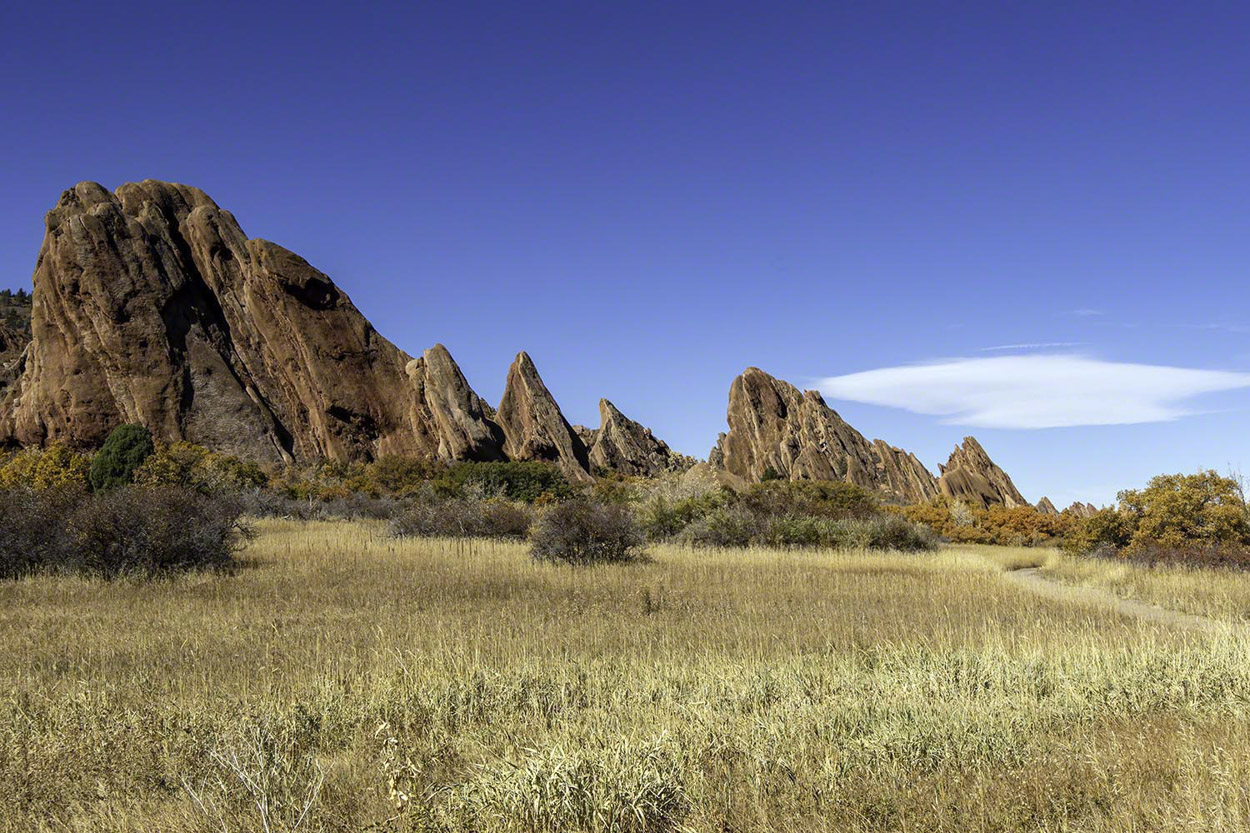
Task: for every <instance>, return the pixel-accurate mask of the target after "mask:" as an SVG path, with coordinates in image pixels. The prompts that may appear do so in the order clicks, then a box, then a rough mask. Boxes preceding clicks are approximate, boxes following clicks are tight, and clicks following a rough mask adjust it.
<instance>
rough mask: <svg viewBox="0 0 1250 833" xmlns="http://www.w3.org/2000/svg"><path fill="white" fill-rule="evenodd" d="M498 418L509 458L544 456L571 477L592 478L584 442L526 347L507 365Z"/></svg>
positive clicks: (532, 458) (497, 412)
mask: <svg viewBox="0 0 1250 833" xmlns="http://www.w3.org/2000/svg"><path fill="white" fill-rule="evenodd" d="M495 420H496V422H498V424H499V427H500V428H502V429H503V435H504V446H503V450H504V453H505V454H507V456H508V459H511V460H545V461H547V462H550V463H554V464H555V465H556V466H558V467H559V469H560V470H561V471H562V472H564V475H565V477H568V478H569V479H570V480H573V481H587V480H590V479H591V476H590V460H589V453H588V452H587V450H586V446H585V444H583V443H582V440H581V438H580V437H578V436H577V432H575V431H574V430H573V426H571V425H569V423H568V420H566V419H565V418H564V414H562V413H561V412H560V406H559V405H557V404H556V400H555V397H553V396H552V395H551V392H550V391H549V390H547V386H546V385H545V384H543V380H542V377H541V376H539V375H538V369H537V368H536V367H534V362H533V360H532V359H530V357H529V354H528V353H525V352H524V351H522V352H521V353H518V354H517V357H516V360H515V361H513V362H512V366H511V367H510V368H508V381H507V384H506V385H505V387H504V392H503V399H502V400H500V402H499V409H498V411H496V413H495Z"/></svg>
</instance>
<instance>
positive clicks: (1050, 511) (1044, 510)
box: [1035, 497, 1059, 515]
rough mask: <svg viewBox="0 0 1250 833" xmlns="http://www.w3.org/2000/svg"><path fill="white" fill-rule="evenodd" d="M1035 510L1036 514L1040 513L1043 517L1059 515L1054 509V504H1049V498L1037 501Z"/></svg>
mask: <svg viewBox="0 0 1250 833" xmlns="http://www.w3.org/2000/svg"><path fill="white" fill-rule="evenodd" d="M1035 508H1036V509H1037V511H1038V512H1040V513H1041V514H1043V515H1058V514H1059V510H1058V509H1056V508H1055V504H1053V503H1051V502H1050V498H1048V497H1043V498H1042V499H1041V500H1039V501H1038V502H1037V506H1036V507H1035Z"/></svg>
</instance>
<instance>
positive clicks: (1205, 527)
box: [1063, 470, 1250, 569]
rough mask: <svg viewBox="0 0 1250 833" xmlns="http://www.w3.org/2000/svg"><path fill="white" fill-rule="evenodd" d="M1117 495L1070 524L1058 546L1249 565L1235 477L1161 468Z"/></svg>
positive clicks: (1248, 511)
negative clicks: (1140, 486) (1146, 480)
mask: <svg viewBox="0 0 1250 833" xmlns="http://www.w3.org/2000/svg"><path fill="white" fill-rule="evenodd" d="M1117 500H1118V503H1117V505H1116V506H1115V507H1113V508H1108V509H1103V510H1101V511H1099V512H1097V513H1095V514H1094V515H1093V516H1091V517H1089V518H1086V519H1084V520H1083V521H1081V522H1079V523H1078V524H1076V525H1075V526H1074V527H1073V529H1072V530H1071V533H1070V534H1069V536H1068V537H1067V539H1066V540H1065V541H1064V545H1063V546H1064V549H1065V550H1066V551H1068V552H1070V553H1075V554H1080V555H1087V554H1093V555H1100V556H1107V557H1114V558H1123V559H1131V560H1137V561H1144V562H1148V563H1152V564H1154V563H1164V564H1168V563H1171V564H1187V563H1188V564H1215V565H1221V566H1230V567H1238V568H1241V569H1247V568H1250V507H1247V505H1246V500H1245V494H1244V492H1243V490H1242V485H1241V482H1240V481H1239V480H1238V479H1237V478H1235V477H1228V476H1222V475H1220V474H1218V473H1217V472H1215V471H1211V470H1207V471H1200V472H1197V473H1195V474H1164V475H1159V476H1158V477H1154V478H1152V479H1151V480H1150V482H1149V483H1148V484H1147V485H1146V487H1145V488H1144V489H1126V490H1124V491H1122V492H1120V493H1119V495H1118V496H1117Z"/></svg>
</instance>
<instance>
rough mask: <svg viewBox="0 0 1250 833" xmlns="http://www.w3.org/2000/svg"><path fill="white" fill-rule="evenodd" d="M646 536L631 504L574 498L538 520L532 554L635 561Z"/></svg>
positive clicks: (577, 561) (578, 560)
mask: <svg viewBox="0 0 1250 833" xmlns="http://www.w3.org/2000/svg"><path fill="white" fill-rule="evenodd" d="M645 543H646V537H645V536H644V535H643V531H642V527H641V526H640V525H639V524H638V521H637V520H636V519H635V518H634V514H633V512H631V511H630V509H629V507H627V506H625V505H624V504H620V503H599V502H597V501H592V500H587V499H585V498H574V499H572V500H566V501H564V502H562V503H559V504H556V505H555V506H552V507H551V508H549V509H548V510H547V511H545V512H544V513H543V514H542V516H541V517H540V518H539V520H538V524H537V527H536V528H535V530H534V534H533V536H532V538H531V546H530V554H531V555H532V556H533V557H534V558H535V559H536V560H538V561H558V562H563V563H565V564H573V565H577V566H584V565H588V564H608V563H621V562H626V561H634V560H636V559H638V558H640V557H641V556H642V554H643V547H644V545H645Z"/></svg>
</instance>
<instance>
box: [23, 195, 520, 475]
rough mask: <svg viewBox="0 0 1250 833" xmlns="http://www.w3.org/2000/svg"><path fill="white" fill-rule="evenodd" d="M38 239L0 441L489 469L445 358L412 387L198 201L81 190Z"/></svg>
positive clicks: (334, 293)
mask: <svg viewBox="0 0 1250 833" xmlns="http://www.w3.org/2000/svg"><path fill="white" fill-rule="evenodd" d="M45 226H46V232H45V236H44V241H43V247H42V249H41V250H40V253H39V259H38V262H37V265H36V267H35V276H34V293H33V310H32V317H31V329H32V341H31V344H30V346H29V349H28V350H27V355H26V360H25V364H24V367H23V369H22V372H21V375H20V378H19V379H18V380H17V381H16V384H15V385H14V391H13V393H12V395H11V397H10V402H9V405H8V407H7V408H6V409H5V414H4V416H3V417H0V438H5V437H7V438H8V439H9V440H10V441H16V442H18V443H20V444H23V445H38V444H43V443H46V442H50V441H56V440H61V441H66V442H69V443H71V444H75V445H96V444H98V443H100V442H101V441H102V440H103V439H104V438H105V437H106V436H107V435H108V433H109V432H110V431H111V430H112V429H113V428H114V427H116V426H117V425H118V424H120V423H123V422H139V423H142V424H144V425H146V426H148V428H149V429H151V430H152V431H153V433H154V434H156V436H157V437H159V438H160V439H164V440H167V441H174V440H188V441H191V442H195V443H199V444H202V445H206V446H209V447H212V448H215V449H219V450H222V451H226V452H229V453H233V454H238V455H240V456H244V457H250V458H254V459H261V460H283V459H291V458H300V459H310V458H321V457H325V458H332V459H340V460H345V459H369V458H372V457H375V456H377V455H380V454H404V455H408V456H413V457H422V458H444V459H460V458H462V457H467V458H474V457H478V456H483V457H486V458H488V459H489V458H493V457H494V456H497V454H498V444H497V443H496V444H495V445H494V446H493V447H492V445H491V440H490V439H489V437H490V436H491V428H490V426H489V425H485V424H477V423H478V421H479V420H480V419H481V417H480V413H479V411H480V409H479V408H477V407H475V405H474V401H473V400H474V399H475V398H476V396H475V395H474V394H473V393H472V391H470V390H468V386H467V384H466V383H465V382H464V379H463V376H461V375H460V374H459V370H458V369H455V370H454V372H453V371H452V369H453V368H454V363H451V362H450V357H449V356H443V355H439V356H434V357H431V356H429V355H427V356H425V357H423V358H422V360H418V361H421V362H423V363H424V364H423V365H422V366H418V367H417V368H415V369H410V368H409V364H410V362H412V361H413V360H412V358H411V357H410V356H408V355H407V354H405V353H404V352H403V351H401V350H400V349H399V348H397V347H396V346H395V345H393V344H391V342H389V341H387V340H386V339H385V338H383V337H382V336H380V335H379V334H378V333H377V332H376V331H375V330H374V329H373V327H372V325H370V324H369V322H368V321H367V320H366V319H365V318H364V316H363V315H361V314H360V312H359V311H358V310H357V309H356V307H355V306H354V305H353V304H352V302H351V300H350V299H349V298H348V297H347V296H346V295H345V294H344V293H343V292H342V291H341V290H340V289H339V288H338V287H336V286H335V285H334V283H333V281H331V280H330V279H329V278H328V277H327V276H326V275H324V274H322V273H321V272H319V271H317V270H316V269H314V268H313V267H312V266H310V265H309V264H308V263H307V262H306V261H304V260H303V259H302V258H300V257H299V256H298V255H296V254H294V253H292V252H290V251H288V250H286V249H284V248H282V247H281V246H278V245H275V244H273V243H270V242H268V241H265V240H260V239H248V237H247V236H246V235H245V234H244V233H243V231H242V229H241V228H240V227H239V224H238V223H237V222H236V221H235V219H234V217H233V216H232V215H231V214H230V213H229V212H228V211H224V210H222V209H221V208H219V207H218V206H217V204H216V203H214V202H213V201H212V200H211V199H210V198H209V197H208V196H207V195H206V194H204V192H202V191H200V190H199V189H196V188H191V187H188V186H185V185H177V184H171V183H166V182H156V181H152V180H147V181H144V182H141V183H137V184H136V183H129V184H126V185H123V186H121V187H120V188H118V189H117V191H116V192H114V193H109V192H108V191H107V190H105V189H104V188H103V187H101V186H100V185H97V184H95V183H82V184H79V185H78V186H76V187H74V188H73V189H71V190H69V191H66V192H65V193H64V194H63V195H62V197H61V200H60V202H59V203H58V204H57V206H56V207H55V208H54V209H53V210H52V211H51V212H49V213H48V216H47V219H46V223H45ZM436 349H437V348H436ZM443 353H445V351H443ZM449 363H450V366H449ZM409 370H412V371H413V372H411V373H410V372H409ZM461 388H463V389H461Z"/></svg>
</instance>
